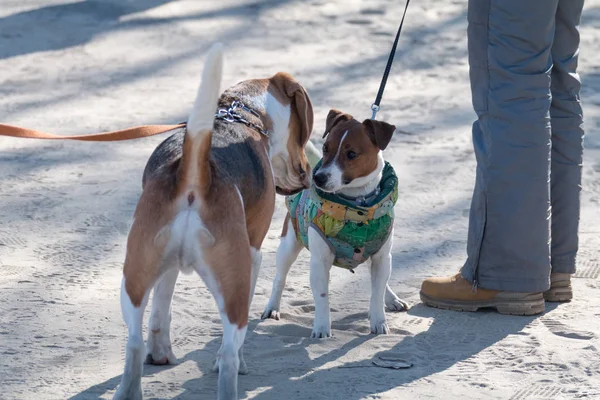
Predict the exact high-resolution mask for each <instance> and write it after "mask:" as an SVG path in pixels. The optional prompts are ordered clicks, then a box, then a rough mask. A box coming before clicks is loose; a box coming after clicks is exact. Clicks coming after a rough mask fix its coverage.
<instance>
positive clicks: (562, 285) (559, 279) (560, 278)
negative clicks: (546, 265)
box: [544, 272, 573, 301]
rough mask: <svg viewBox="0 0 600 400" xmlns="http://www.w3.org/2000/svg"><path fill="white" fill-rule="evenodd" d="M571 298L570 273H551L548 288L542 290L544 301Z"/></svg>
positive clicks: (567, 299)
mask: <svg viewBox="0 0 600 400" xmlns="http://www.w3.org/2000/svg"><path fill="white" fill-rule="evenodd" d="M572 298H573V287H572V286H571V274H563V273H559V272H553V273H551V274H550V289H548V290H546V291H545V292H544V299H546V301H571V299H572Z"/></svg>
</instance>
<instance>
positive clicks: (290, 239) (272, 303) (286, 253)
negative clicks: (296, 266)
mask: <svg viewBox="0 0 600 400" xmlns="http://www.w3.org/2000/svg"><path fill="white" fill-rule="evenodd" d="M287 224H288V226H287V232H286V235H285V236H284V237H282V238H281V240H280V241H279V247H278V248H277V254H276V256H275V265H276V267H277V272H276V274H275V279H274V280H273V289H272V290H271V297H270V298H269V303H267V307H266V308H265V311H264V312H263V314H262V316H261V318H262V319H267V318H273V319H277V320H278V319H279V318H281V314H280V313H279V309H280V307H281V295H282V294H283V288H284V287H285V280H286V278H287V274H288V272H289V271H290V268H291V267H292V264H293V263H294V261H296V258H298V254H300V250H302V244H301V243H300V242H298V239H297V238H296V232H295V231H294V226H293V225H292V222H291V221H288V222H287Z"/></svg>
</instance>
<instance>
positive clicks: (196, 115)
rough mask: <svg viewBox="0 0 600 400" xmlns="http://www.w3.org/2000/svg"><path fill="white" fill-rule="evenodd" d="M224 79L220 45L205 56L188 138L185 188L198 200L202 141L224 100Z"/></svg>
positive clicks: (189, 124) (189, 120)
mask: <svg viewBox="0 0 600 400" xmlns="http://www.w3.org/2000/svg"><path fill="white" fill-rule="evenodd" d="M222 75H223V46H222V45H221V44H220V43H217V44H214V45H213V46H212V47H211V48H210V50H209V52H208V55H207V56H206V61H205V62H204V69H203V71H202V81H201V82H200V88H199V89H198V94H197V96H196V100H195V101H194V106H193V107H192V111H191V112H190V116H189V118H188V123H187V129H186V136H187V137H188V138H189V139H191V143H192V144H191V147H192V151H191V153H190V154H191V157H190V158H191V159H190V160H186V161H185V162H186V164H187V169H188V170H187V175H186V184H187V185H188V186H190V187H189V188H188V189H189V190H190V191H192V192H195V193H194V194H195V197H196V198H198V197H199V196H198V193H197V192H196V190H194V189H195V188H196V185H197V183H198V180H199V179H198V177H199V171H198V162H197V157H198V153H199V151H198V150H199V148H200V145H201V143H202V140H201V139H202V137H203V136H205V135H207V134H209V133H210V132H211V131H212V129H213V126H214V123H215V111H216V110H217V105H218V102H219V97H220V96H221V78H222Z"/></svg>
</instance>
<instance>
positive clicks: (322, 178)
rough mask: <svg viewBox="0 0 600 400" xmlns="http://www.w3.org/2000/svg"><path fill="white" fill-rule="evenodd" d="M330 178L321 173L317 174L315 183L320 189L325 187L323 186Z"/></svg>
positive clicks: (314, 178)
mask: <svg viewBox="0 0 600 400" xmlns="http://www.w3.org/2000/svg"><path fill="white" fill-rule="evenodd" d="M328 178H329V174H326V173H323V172H320V171H319V172H317V173H316V174H315V176H314V177H313V180H314V181H315V185H317V186H319V187H323V185H324V184H325V183H327V179H328Z"/></svg>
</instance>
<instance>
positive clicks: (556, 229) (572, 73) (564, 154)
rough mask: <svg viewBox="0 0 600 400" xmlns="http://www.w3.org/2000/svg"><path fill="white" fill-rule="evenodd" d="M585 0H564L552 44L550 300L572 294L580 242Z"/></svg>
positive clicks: (562, 299)
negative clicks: (581, 43) (580, 57)
mask: <svg viewBox="0 0 600 400" xmlns="http://www.w3.org/2000/svg"><path fill="white" fill-rule="evenodd" d="M582 9H583V0H560V1H559V3H558V10H557V12H556V28H555V34H554V43H553V45H552V60H553V63H554V65H553V67H552V84H551V90H552V105H551V107H550V117H551V119H552V167H551V199H552V246H551V264H552V288H551V289H550V290H549V291H548V292H546V293H545V297H546V300H549V301H564V300H570V299H571V298H572V297H573V292H572V289H571V285H570V274H573V273H575V257H576V255H577V248H578V228H579V205H580V204H579V195H580V191H581V167H582V162H583V112H582V109H581V102H580V99H579V90H580V88H581V82H580V80H579V75H578V74H577V58H578V55H579V30H578V27H579V21H580V19H581V11H582Z"/></svg>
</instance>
